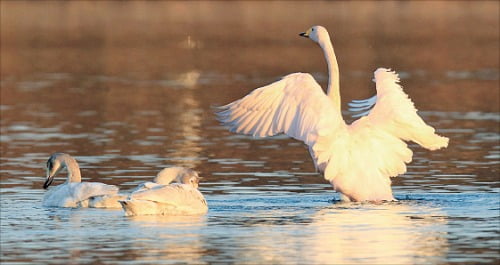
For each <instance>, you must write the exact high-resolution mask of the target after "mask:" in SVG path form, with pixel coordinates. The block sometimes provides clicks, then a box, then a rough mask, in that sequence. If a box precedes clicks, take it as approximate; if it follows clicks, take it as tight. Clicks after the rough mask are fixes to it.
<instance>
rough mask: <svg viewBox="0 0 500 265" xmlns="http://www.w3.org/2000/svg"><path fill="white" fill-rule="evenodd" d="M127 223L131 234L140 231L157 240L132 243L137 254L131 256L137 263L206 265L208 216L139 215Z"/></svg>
mask: <svg viewBox="0 0 500 265" xmlns="http://www.w3.org/2000/svg"><path fill="white" fill-rule="evenodd" d="M128 219H129V221H130V223H129V224H130V226H131V227H130V228H131V229H132V230H136V231H141V233H143V234H144V235H143V237H144V238H156V240H155V241H154V242H144V241H141V240H135V241H133V242H132V247H131V249H132V250H134V251H133V252H135V251H136V252H137V253H134V254H133V255H132V256H134V258H135V259H136V260H151V261H152V262H153V261H156V262H157V261H158V260H162V261H166V260H168V261H169V262H172V263H176V262H178V263H187V264H204V262H203V256H204V255H205V254H206V252H207V249H206V246H207V242H205V240H203V238H202V231H201V230H202V229H204V228H205V227H206V225H207V223H206V221H207V218H206V216H158V215H139V216H131V217H129V218H128ZM153 235H154V236H153ZM148 244H154V246H155V247H151V246H148ZM161 246H163V247H161ZM153 263H154V262H153Z"/></svg>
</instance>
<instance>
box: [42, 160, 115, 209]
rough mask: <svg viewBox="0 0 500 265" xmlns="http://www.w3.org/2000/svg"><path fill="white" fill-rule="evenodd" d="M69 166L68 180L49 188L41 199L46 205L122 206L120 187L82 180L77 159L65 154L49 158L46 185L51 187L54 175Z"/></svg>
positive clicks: (44, 186) (46, 187)
mask: <svg viewBox="0 0 500 265" xmlns="http://www.w3.org/2000/svg"><path fill="white" fill-rule="evenodd" d="M64 168H65V169H66V171H67V172H68V176H67V179H66V182H64V183H63V184H61V185H58V186H56V187H53V188H51V189H49V190H48V191H47V192H46V193H45V195H44V197H43V201H42V205H43V206H46V207H70V208H76V207H92V208H120V207H121V205H120V203H119V202H118V199H121V198H123V196H121V195H119V194H118V187H116V186H114V185H108V184H104V183H99V182H81V175H80V167H79V166H78V163H77V162H76V160H75V159H74V158H73V157H71V156H70V155H68V154H65V153H53V154H52V155H51V156H50V157H49V159H48V160H47V177H46V180H45V183H44V184H43V188H44V189H48V187H49V186H50V184H52V182H53V181H54V178H55V176H56V175H57V173H59V172H60V171H61V170H62V169H64Z"/></svg>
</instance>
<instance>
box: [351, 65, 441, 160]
mask: <svg viewBox="0 0 500 265" xmlns="http://www.w3.org/2000/svg"><path fill="white" fill-rule="evenodd" d="M374 80H375V83H376V89H377V96H376V103H375V105H374V106H373V108H372V110H371V111H370V113H369V114H368V116H366V118H367V119H364V120H363V119H362V120H361V121H360V122H359V123H360V124H357V125H356V127H358V128H360V127H363V126H368V124H370V125H371V126H376V127H377V128H381V129H383V130H384V131H386V132H388V133H390V134H392V135H394V136H396V137H398V138H400V139H402V140H404V141H412V142H415V143H417V144H419V145H420V146H422V147H424V148H426V149H429V150H437V149H440V148H444V147H447V146H448V138H446V137H443V136H440V135H437V134H436V133H435V129H434V128H432V127H431V126H429V125H427V124H426V123H425V122H424V121H423V120H422V118H421V117H420V116H419V115H418V114H417V109H416V108H415V106H414V104H413V102H412V101H411V99H410V98H409V97H408V95H407V94H406V93H405V92H404V91H403V89H402V88H401V86H400V85H399V77H398V75H397V74H396V73H395V72H393V71H390V70H389V69H385V68H379V69H377V70H376V71H375V79H374Z"/></svg>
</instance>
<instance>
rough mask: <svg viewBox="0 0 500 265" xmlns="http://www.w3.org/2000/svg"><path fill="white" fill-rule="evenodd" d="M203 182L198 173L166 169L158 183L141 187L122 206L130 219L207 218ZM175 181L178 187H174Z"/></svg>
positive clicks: (150, 183)
mask: <svg viewBox="0 0 500 265" xmlns="http://www.w3.org/2000/svg"><path fill="white" fill-rule="evenodd" d="M199 179H200V177H199V176H198V173H197V172H196V171H194V170H191V169H186V168H182V167H172V168H166V169H163V170H162V171H160V172H159V173H158V175H157V176H156V178H155V179H154V182H146V183H143V184H141V185H139V187H137V188H136V189H135V190H134V191H133V192H132V193H131V194H130V196H129V197H128V198H127V199H126V200H121V201H120V203H121V205H122V208H123V210H124V211H125V215H126V216H135V215H200V214H205V213H206V212H207V211H208V206H207V202H206V200H205V198H204V197H203V194H201V192H200V191H199V190H198V182H199ZM173 180H176V181H177V183H173V184H170V183H171V182H172V181H173Z"/></svg>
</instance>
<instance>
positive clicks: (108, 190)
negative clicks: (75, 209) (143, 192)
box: [69, 182, 119, 202]
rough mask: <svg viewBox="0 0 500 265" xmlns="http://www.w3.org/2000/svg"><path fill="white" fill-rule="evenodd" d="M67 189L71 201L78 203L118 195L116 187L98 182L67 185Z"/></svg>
mask: <svg viewBox="0 0 500 265" xmlns="http://www.w3.org/2000/svg"><path fill="white" fill-rule="evenodd" d="M69 189H70V194H71V198H72V200H74V201H75V202H80V201H84V200H87V199H89V198H91V197H98V196H105V195H115V194H117V193H118V190H119V189H118V187H117V186H114V185H108V184H104V183H100V182H78V183H69Z"/></svg>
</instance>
